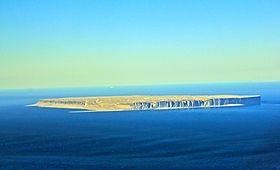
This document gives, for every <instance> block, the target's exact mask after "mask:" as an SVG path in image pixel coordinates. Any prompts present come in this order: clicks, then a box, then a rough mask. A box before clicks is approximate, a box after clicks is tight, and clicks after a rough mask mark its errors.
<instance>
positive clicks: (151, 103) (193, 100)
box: [29, 95, 261, 111]
mask: <svg viewBox="0 0 280 170" xmlns="http://www.w3.org/2000/svg"><path fill="white" fill-rule="evenodd" d="M260 102H261V96H260V95H250V96H241V95H205V96H185V95H178V96H173V95H170V96H141V95H139V96H104V97H71V98H59V99H41V100H39V101H38V102H37V103H36V104H33V105H29V106H39V107H54V108H70V109H87V110H92V111H125V110H159V109H188V108H212V107H229V106H244V105H257V104H260Z"/></svg>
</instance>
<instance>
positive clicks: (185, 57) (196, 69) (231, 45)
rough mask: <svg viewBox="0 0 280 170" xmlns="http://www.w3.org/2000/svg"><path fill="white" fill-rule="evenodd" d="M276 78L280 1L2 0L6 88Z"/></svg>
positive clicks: (0, 53) (1, 70)
mask: <svg viewBox="0 0 280 170" xmlns="http://www.w3.org/2000/svg"><path fill="white" fill-rule="evenodd" d="M267 81H280V1H279V0H275V1H272V0H262V1H261V0H246V1H244V0H226V1H224V0H220V1H218V0H211V1H209V0H182V1H180V0H106V1H105V0H76V1H73V0H59V1H58V0H48V1H43V0H42V1H39V0H28V1H20V0H2V1H0V89H19V88H58V87H83V86H121V85H157V84H188V83H225V82H267Z"/></svg>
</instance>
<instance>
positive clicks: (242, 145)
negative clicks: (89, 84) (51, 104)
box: [0, 82, 280, 169]
mask: <svg viewBox="0 0 280 170" xmlns="http://www.w3.org/2000/svg"><path fill="white" fill-rule="evenodd" d="M207 94H210V95H211V94H236V95H250V94H252V95H253V94H260V95H261V96H262V102H261V105H256V106H246V107H231V108H211V109H209V108H208V109H186V110H160V111H130V112H129V111H123V112H91V113H90V112H83V113H70V112H69V111H71V109H57V108H38V107H26V105H28V104H33V103H36V102H37V101H38V100H39V99H42V98H58V97H74V96H111V95H207ZM107 168H108V169H121V168H124V169H186V168H188V169H191V168H197V169H249V168H252V169H255V168H280V83H278V82H275V83H233V84H197V85H195V84H193V85H162V86H133V87H132V86H131V87H114V88H109V87H95V88H65V89H29V90H5V91H0V169H107Z"/></svg>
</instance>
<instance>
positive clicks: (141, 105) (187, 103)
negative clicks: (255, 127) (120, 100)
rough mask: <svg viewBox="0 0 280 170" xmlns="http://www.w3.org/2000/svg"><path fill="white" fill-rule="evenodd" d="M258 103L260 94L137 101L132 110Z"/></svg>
mask: <svg viewBox="0 0 280 170" xmlns="http://www.w3.org/2000/svg"><path fill="white" fill-rule="evenodd" d="M257 104H260V96H256V97H247V98H218V99H209V100H205V101H204V100H182V101H159V102H137V103H135V104H134V106H133V110H149V109H179V108H200V107H201V108H203V107H225V106H234V105H257Z"/></svg>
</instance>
